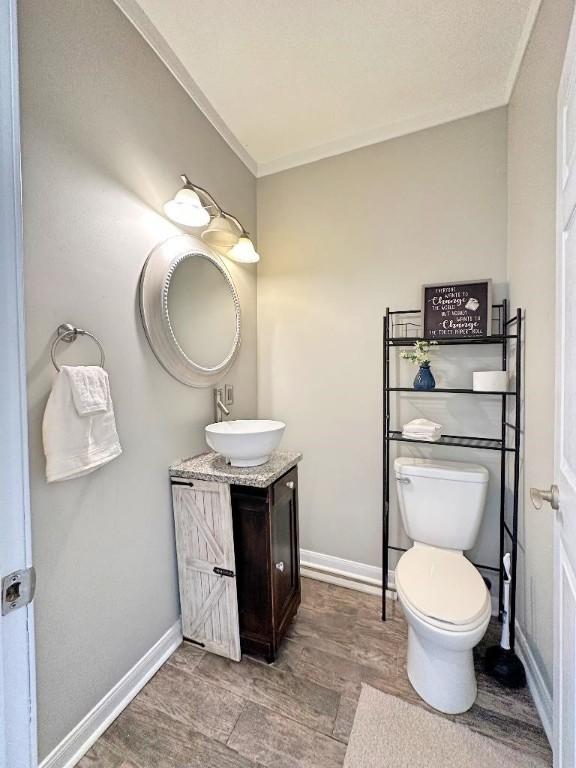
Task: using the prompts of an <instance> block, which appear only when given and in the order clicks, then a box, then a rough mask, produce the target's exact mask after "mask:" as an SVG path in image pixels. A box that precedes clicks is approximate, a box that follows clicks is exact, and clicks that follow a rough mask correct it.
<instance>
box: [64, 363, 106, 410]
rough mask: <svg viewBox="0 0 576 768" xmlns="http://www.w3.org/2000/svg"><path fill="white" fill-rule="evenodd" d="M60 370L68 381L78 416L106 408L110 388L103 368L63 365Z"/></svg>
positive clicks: (97, 366)
mask: <svg viewBox="0 0 576 768" xmlns="http://www.w3.org/2000/svg"><path fill="white" fill-rule="evenodd" d="M61 370H62V371H64V373H65V374H66V375H67V376H68V378H69V379H70V388H71V390H72V399H73V400H74V405H75V406H76V410H77V412H78V415H79V416H85V415H86V414H87V413H99V412H100V411H105V410H106V409H107V408H108V401H109V400H110V387H109V384H108V374H107V373H106V371H105V370H104V369H103V368H101V367H100V366H99V365H63V366H62V368H61Z"/></svg>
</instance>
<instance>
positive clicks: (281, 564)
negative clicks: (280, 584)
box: [276, 560, 284, 573]
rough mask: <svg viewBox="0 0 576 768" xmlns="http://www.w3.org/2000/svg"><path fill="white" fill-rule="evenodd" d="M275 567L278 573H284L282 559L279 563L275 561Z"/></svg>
mask: <svg viewBox="0 0 576 768" xmlns="http://www.w3.org/2000/svg"><path fill="white" fill-rule="evenodd" d="M276 568H277V569H278V570H279V571H280V573H284V563H283V562H282V560H280V562H279V563H276Z"/></svg>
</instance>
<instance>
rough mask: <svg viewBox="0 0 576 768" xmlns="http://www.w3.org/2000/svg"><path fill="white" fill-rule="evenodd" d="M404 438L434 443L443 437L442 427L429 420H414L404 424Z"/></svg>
mask: <svg viewBox="0 0 576 768" xmlns="http://www.w3.org/2000/svg"><path fill="white" fill-rule="evenodd" d="M402 437H406V438H409V439H412V440H426V441H427V442H430V443H434V442H436V441H437V440H440V438H441V437H442V425H441V424H437V423H436V422H435V421H429V420H428V419H413V420H412V421H409V422H408V423H407V424H404V426H403V428H402Z"/></svg>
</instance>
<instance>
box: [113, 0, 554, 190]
mask: <svg viewBox="0 0 576 768" xmlns="http://www.w3.org/2000/svg"><path fill="white" fill-rule="evenodd" d="M116 2H117V4H118V5H119V6H120V7H121V8H122V10H123V11H124V12H125V13H126V14H127V15H128V17H129V18H131V20H132V21H133V22H134V24H135V25H136V26H137V27H138V28H139V29H140V31H141V32H142V34H143V35H144V36H145V37H146V38H147V39H148V40H149V42H150V43H151V44H152V45H153V47H154V48H155V49H156V50H157V52H158V53H159V54H160V56H161V57H162V58H163V59H164V60H165V61H166V63H167V64H168V66H170V68H171V69H172V70H173V71H174V73H175V74H176V76H177V77H179V79H180V80H181V82H182V83H183V85H184V86H185V87H186V88H187V89H188V91H189V92H190V93H191V95H192V96H193V98H194V99H195V100H196V101H197V102H198V103H199V105H200V106H201V107H202V108H203V109H204V111H205V112H206V114H207V115H208V117H209V118H210V119H212V122H214V124H215V125H216V126H217V127H218V128H219V130H220V131H221V133H223V135H224V136H225V138H227V140H228V141H229V142H230V143H231V144H232V146H234V148H235V149H236V151H237V152H238V153H239V154H240V155H241V156H242V157H243V158H244V159H245V160H246V162H248V164H249V165H251V167H252V168H253V170H255V171H257V172H258V173H259V175H263V174H266V173H271V172H274V171H276V170H280V169H282V168H287V167H291V166H293V165H298V164H301V163H303V162H310V161H312V160H315V159H319V158H321V157H325V156H328V155H332V154H337V153H339V152H342V151H346V150H348V149H353V148H355V147H359V146H363V145H366V144H370V143H373V142H375V141H380V140H383V139H386V138H390V137H391V136H398V135H401V134H403V133H407V132H410V131H414V130H419V129H420V128H424V127H428V126H430V125H435V124H438V123H442V122H446V121H447V120H452V119H455V118H458V117H462V116H465V115H469V114H473V113H475V112H479V111H482V110H484V109H490V108H492V107H496V106H500V105H502V104H505V103H506V102H507V101H508V98H509V95H510V89H511V86H512V84H513V82H514V78H515V75H516V71H517V68H518V65H519V62H520V59H521V56H522V53H523V51H524V47H525V45H526V41H527V38H528V35H529V33H530V30H531V27H532V23H533V20H534V17H535V14H536V11H537V8H538V5H539V1H538V0H218V1H217V2H199V1H198V0H116Z"/></svg>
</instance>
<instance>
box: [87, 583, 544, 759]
mask: <svg viewBox="0 0 576 768" xmlns="http://www.w3.org/2000/svg"><path fill="white" fill-rule="evenodd" d="M302 590H303V597H302V606H301V608H300V610H299V613H298V616H297V618H296V620H295V621H294V623H293V625H292V627H291V629H290V631H289V636H288V638H287V639H286V641H285V642H284V645H283V648H282V652H281V654H280V657H279V659H278V660H277V661H276V663H275V664H273V665H267V664H265V663H263V662H259V661H256V660H254V659H251V658H248V657H244V658H243V660H242V662H241V663H240V664H237V663H235V662H232V661H228V660H227V659H223V658H220V657H219V656H214V655H212V654H208V653H204V652H203V651H201V650H199V649H197V648H196V647H194V646H192V645H190V644H183V645H182V646H181V647H180V648H179V649H178V650H177V651H176V653H174V655H173V656H172V657H171V658H170V659H169V660H168V661H167V662H166V664H164V666H163V667H162V668H161V669H160V670H159V672H158V673H157V674H156V675H155V676H154V677H153V678H152V680H151V681H150V682H149V683H148V684H147V685H146V686H145V688H144V689H143V690H142V691H141V692H140V693H139V695H138V696H137V697H136V698H135V699H134V701H133V702H132V703H131V704H130V706H129V707H128V708H127V709H126V710H125V711H124V712H123V713H122V714H121V715H120V717H119V718H118V719H117V720H116V721H115V722H114V723H113V724H112V725H111V726H110V728H109V729H108V730H107V731H106V733H104V734H103V735H102V736H101V737H100V739H99V740H98V741H97V742H96V744H95V745H94V746H93V747H92V749H91V750H90V752H88V753H87V754H86V756H85V757H84V758H83V759H82V760H81V761H80V763H79V766H80V768H256V767H258V768H262V767H263V766H265V767H266V768H272V767H273V768H337V767H338V766H342V764H343V761H344V754H345V752H346V744H347V741H348V737H349V735H350V730H351V728H352V722H353V720H354V713H355V711H356V706H357V702H358V697H359V694H360V689H361V685H362V683H367V684H369V685H372V686H374V687H375V688H380V689H381V690H383V691H386V692H387V693H390V694H393V695H395V696H399V697H401V698H403V699H405V700H406V701H409V702H412V703H414V704H416V705H417V706H422V707H426V705H425V704H424V703H423V702H422V701H421V700H420V698H419V697H418V696H417V694H416V693H415V692H414V690H413V689H412V687H411V686H410V683H409V682H408V679H407V677H406V671H405V655H406V640H407V627H406V622H405V620H404V617H403V615H402V610H401V608H400V606H399V604H398V603H395V602H390V613H391V619H390V620H389V621H387V622H386V623H382V622H381V621H380V618H379V599H378V598H376V597H372V596H371V595H365V594H363V593H360V592H355V591H352V590H348V589H344V588H341V587H335V586H332V585H329V584H324V583H322V582H319V581H312V580H310V579H303V582H302ZM498 629H499V628H498V625H497V624H494V625H491V626H490V628H489V630H488V633H487V637H486V638H485V640H484V641H483V643H482V644H481V646H480V647H479V649H478V659H477V661H478V689H479V691H478V699H477V701H476V703H475V705H474V706H473V707H472V709H470V710H469V711H468V712H466V713H465V714H463V715H457V716H454V717H451V719H453V720H455V721H457V722H460V723H463V724H464V725H466V726H468V727H469V728H472V729H473V730H475V731H478V732H480V733H482V734H484V735H486V736H488V737H490V738H492V739H495V740H496V741H501V742H503V743H505V744H508V745H510V746H512V747H514V748H515V749H517V750H518V751H520V752H525V753H526V754H534V755H538V756H540V757H544V758H545V759H546V760H548V761H549V763H550V765H551V764H552V758H551V753H550V748H549V745H548V742H547V740H546V736H545V734H544V731H543V730H542V727H541V724H540V721H539V719H538V715H537V713H536V710H535V707H534V704H533V702H532V699H531V697H530V694H529V692H528V690H527V689H524V690H522V691H509V690H506V689H504V688H502V687H501V686H499V685H498V684H497V683H496V682H495V681H493V680H492V679H490V678H488V677H486V676H485V675H484V674H483V673H482V672H481V656H482V653H483V649H484V648H485V647H486V646H487V645H491V644H493V643H494V642H497V638H498ZM430 768H436V767H435V766H431V767H430Z"/></svg>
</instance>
